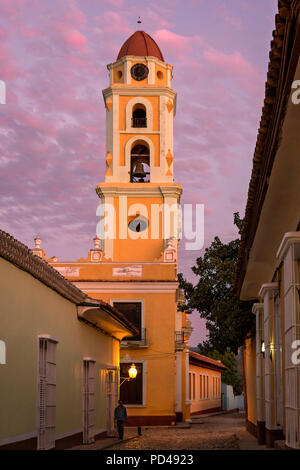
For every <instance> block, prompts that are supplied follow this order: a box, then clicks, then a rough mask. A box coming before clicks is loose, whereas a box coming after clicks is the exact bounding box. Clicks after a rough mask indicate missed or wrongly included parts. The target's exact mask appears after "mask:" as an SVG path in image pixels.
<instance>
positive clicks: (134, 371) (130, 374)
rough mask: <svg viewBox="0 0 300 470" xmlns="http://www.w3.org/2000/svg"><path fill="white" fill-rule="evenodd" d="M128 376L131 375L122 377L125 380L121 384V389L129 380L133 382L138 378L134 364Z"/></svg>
mask: <svg viewBox="0 0 300 470" xmlns="http://www.w3.org/2000/svg"><path fill="white" fill-rule="evenodd" d="M128 375H129V377H121V379H123V381H122V382H121V383H120V387H121V385H123V383H124V382H127V380H131V379H135V378H136V376H137V368H136V366H135V364H134V363H132V364H131V366H130V368H129V369H128Z"/></svg>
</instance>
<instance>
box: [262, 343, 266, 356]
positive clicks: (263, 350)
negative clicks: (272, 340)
mask: <svg viewBox="0 0 300 470" xmlns="http://www.w3.org/2000/svg"><path fill="white" fill-rule="evenodd" d="M265 350H266V347H265V342H264V341H262V342H261V352H262V355H263V356H264V355H265Z"/></svg>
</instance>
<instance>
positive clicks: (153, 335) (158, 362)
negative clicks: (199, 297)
mask: <svg viewBox="0 0 300 470" xmlns="http://www.w3.org/2000/svg"><path fill="white" fill-rule="evenodd" d="M92 296H93V297H94V298H98V299H102V300H104V301H105V302H108V303H112V302H113V301H119V300H141V299H142V300H143V302H144V306H143V308H144V321H145V323H144V327H145V328H146V339H147V343H148V344H149V346H148V347H146V348H137V349H132V348H131V349H127V348H126V349H121V361H122V357H124V356H125V355H129V356H130V358H132V359H133V361H136V362H138V361H139V360H145V361H146V376H145V380H146V390H145V392H146V395H145V407H141V406H137V407H134V406H130V407H128V415H129V416H157V415H159V416H169V415H174V401H175V380H174V374H175V348H174V330H175V315H174V305H175V294H171V293H170V294H166V293H140V294H139V293H122V294H119V295H118V294H116V295H114V294H105V293H101V294H92Z"/></svg>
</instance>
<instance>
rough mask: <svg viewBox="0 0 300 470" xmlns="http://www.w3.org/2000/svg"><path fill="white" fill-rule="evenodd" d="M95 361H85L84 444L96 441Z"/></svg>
mask: <svg viewBox="0 0 300 470" xmlns="http://www.w3.org/2000/svg"><path fill="white" fill-rule="evenodd" d="M95 362H96V361H95V359H90V358H88V359H84V360H83V443H84V444H91V443H92V442H94V440H95Z"/></svg>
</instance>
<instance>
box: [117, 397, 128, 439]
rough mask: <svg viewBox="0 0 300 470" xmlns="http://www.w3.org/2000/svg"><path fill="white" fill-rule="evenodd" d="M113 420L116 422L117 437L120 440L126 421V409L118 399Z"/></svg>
mask: <svg viewBox="0 0 300 470" xmlns="http://www.w3.org/2000/svg"><path fill="white" fill-rule="evenodd" d="M115 421H116V422H117V428H118V434H119V439H120V440H122V439H123V436H124V423H125V421H127V410H126V407H125V406H124V405H123V402H122V401H121V400H119V401H118V406H116V408H115Z"/></svg>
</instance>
